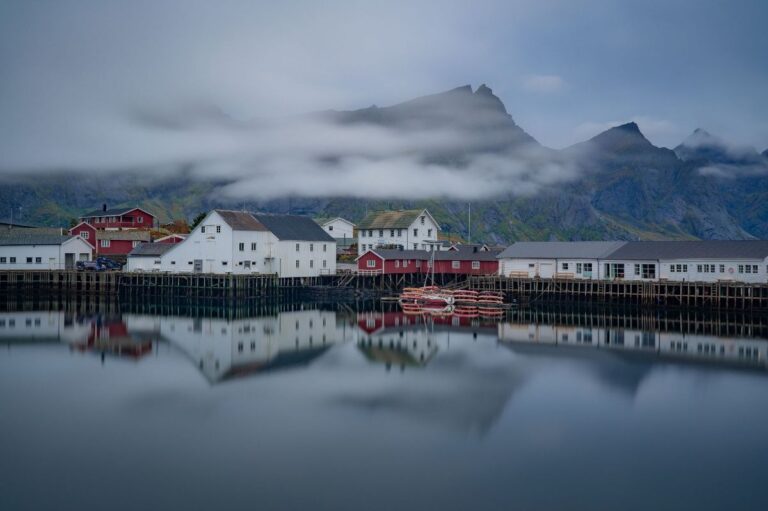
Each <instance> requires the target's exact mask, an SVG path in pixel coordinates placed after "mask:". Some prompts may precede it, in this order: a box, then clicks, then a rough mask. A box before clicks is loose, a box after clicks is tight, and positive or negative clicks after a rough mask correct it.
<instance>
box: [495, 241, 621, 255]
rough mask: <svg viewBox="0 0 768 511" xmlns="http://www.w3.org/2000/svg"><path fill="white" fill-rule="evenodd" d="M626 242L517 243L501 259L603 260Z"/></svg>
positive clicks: (503, 253) (507, 249)
mask: <svg viewBox="0 0 768 511" xmlns="http://www.w3.org/2000/svg"><path fill="white" fill-rule="evenodd" d="M625 243H626V241H518V242H517V243H515V244H513V245H510V246H509V247H507V248H506V250H504V251H503V252H502V253H501V254H499V258H502V259H563V258H570V259H603V258H605V257H606V256H607V255H609V254H611V253H612V252H614V251H615V250H617V249H618V248H620V247H621V246H622V245H624V244H625Z"/></svg>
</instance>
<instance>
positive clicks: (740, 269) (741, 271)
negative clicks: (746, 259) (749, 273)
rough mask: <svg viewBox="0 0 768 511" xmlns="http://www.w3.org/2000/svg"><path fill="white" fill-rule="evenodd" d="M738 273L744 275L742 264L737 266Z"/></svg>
mask: <svg viewBox="0 0 768 511" xmlns="http://www.w3.org/2000/svg"><path fill="white" fill-rule="evenodd" d="M739 273H744V265H743V264H740V265H739Z"/></svg>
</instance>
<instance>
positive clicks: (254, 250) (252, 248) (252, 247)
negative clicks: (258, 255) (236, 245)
mask: <svg viewBox="0 0 768 511" xmlns="http://www.w3.org/2000/svg"><path fill="white" fill-rule="evenodd" d="M251 252H256V243H251Z"/></svg>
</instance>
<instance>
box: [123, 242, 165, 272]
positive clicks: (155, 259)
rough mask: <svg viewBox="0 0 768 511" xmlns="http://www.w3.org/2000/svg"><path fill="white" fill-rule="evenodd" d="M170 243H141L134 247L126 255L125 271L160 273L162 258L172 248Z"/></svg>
mask: <svg viewBox="0 0 768 511" xmlns="http://www.w3.org/2000/svg"><path fill="white" fill-rule="evenodd" d="M173 246H174V245H173V244H171V243H158V242H154V243H142V244H141V245H138V246H136V247H135V248H134V249H133V250H132V251H131V253H130V254H128V263H127V264H126V266H125V270H126V271H141V272H146V271H160V269H161V268H162V259H161V258H162V256H163V254H165V253H166V252H168V251H169V250H170V249H171V248H173Z"/></svg>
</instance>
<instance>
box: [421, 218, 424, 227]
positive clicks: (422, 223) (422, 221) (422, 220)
mask: <svg viewBox="0 0 768 511" xmlns="http://www.w3.org/2000/svg"><path fill="white" fill-rule="evenodd" d="M421 225H424V216H422V217H421Z"/></svg>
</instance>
